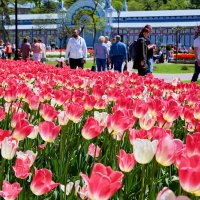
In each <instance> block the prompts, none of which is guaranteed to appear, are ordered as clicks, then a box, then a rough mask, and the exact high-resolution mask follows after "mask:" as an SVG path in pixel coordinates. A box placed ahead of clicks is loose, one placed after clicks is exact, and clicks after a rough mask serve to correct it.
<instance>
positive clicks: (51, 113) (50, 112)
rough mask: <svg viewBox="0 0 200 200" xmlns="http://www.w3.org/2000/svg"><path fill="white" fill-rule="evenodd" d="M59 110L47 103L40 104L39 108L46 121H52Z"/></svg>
mask: <svg viewBox="0 0 200 200" xmlns="http://www.w3.org/2000/svg"><path fill="white" fill-rule="evenodd" d="M58 114H59V112H58V111H56V110H55V108H54V107H53V106H51V105H49V104H42V106H41V109H40V115H41V116H42V118H43V119H44V120H46V121H54V120H55V118H56V117H57V116H58Z"/></svg>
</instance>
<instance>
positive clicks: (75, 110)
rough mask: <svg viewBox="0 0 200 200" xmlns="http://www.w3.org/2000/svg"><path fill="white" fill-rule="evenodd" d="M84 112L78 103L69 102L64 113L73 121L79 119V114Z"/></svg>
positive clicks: (75, 121) (78, 120)
mask: <svg viewBox="0 0 200 200" xmlns="http://www.w3.org/2000/svg"><path fill="white" fill-rule="evenodd" d="M83 112H84V107H83V106H82V105H80V104H78V103H70V104H68V105H67V108H66V113H67V116H68V118H69V119H70V120H71V121H73V122H74V123H78V122H80V121H81V116H82V114H83Z"/></svg>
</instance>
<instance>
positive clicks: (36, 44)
mask: <svg viewBox="0 0 200 200" xmlns="http://www.w3.org/2000/svg"><path fill="white" fill-rule="evenodd" d="M33 42H34V43H33V44H32V47H31V50H32V52H33V61H39V62H40V59H41V58H40V53H41V51H42V49H41V46H40V43H39V42H38V40H37V39H34V40H33Z"/></svg>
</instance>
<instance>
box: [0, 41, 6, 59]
mask: <svg viewBox="0 0 200 200" xmlns="http://www.w3.org/2000/svg"><path fill="white" fill-rule="evenodd" d="M0 58H2V59H5V45H4V42H3V40H0Z"/></svg>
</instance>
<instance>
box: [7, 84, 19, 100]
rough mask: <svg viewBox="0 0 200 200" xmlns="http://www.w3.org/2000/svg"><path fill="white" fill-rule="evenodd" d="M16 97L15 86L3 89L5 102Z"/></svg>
mask: <svg viewBox="0 0 200 200" xmlns="http://www.w3.org/2000/svg"><path fill="white" fill-rule="evenodd" d="M16 98H17V88H16V87H12V88H9V89H7V90H6V91H5V94H4V99H5V100H6V101H7V102H12V101H15V100H16Z"/></svg>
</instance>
